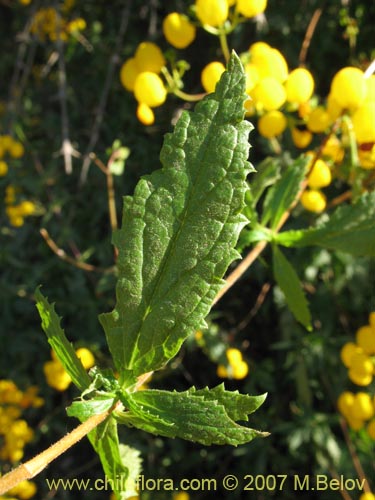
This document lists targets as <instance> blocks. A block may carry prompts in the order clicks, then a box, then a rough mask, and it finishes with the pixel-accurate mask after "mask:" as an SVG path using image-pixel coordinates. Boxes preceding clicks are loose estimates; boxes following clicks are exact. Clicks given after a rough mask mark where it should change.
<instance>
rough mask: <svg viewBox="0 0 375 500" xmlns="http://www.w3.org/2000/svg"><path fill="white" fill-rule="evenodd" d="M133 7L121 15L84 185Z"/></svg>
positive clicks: (85, 163) (84, 166)
mask: <svg viewBox="0 0 375 500" xmlns="http://www.w3.org/2000/svg"><path fill="white" fill-rule="evenodd" d="M131 6H132V1H130V0H129V1H128V2H126V6H125V7H124V9H123V11H122V14H121V22H120V28H119V32H118V36H117V40H116V45H115V49H114V52H113V54H112V57H111V58H110V60H109V64H108V69H107V75H106V79H105V82H104V87H103V91H102V94H101V96H100V101H99V106H98V111H97V113H96V116H95V120H94V123H93V126H92V129H91V133H90V140H89V144H88V146H87V149H86V152H85V154H84V157H83V164H82V170H81V178H80V182H81V183H84V182H85V181H86V179H87V174H88V171H89V168H90V164H91V158H90V153H91V152H92V151H93V150H94V148H95V145H96V143H97V142H98V139H99V132H100V128H101V126H102V123H103V118H104V112H105V108H106V106H107V100H108V95H109V91H110V88H111V85H112V80H113V75H114V72H115V68H116V66H117V65H118V64H119V60H120V55H119V54H120V50H121V46H122V42H123V39H124V36H125V33H126V30H127V27H128V23H129V14H130V10H131Z"/></svg>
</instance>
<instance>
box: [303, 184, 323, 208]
mask: <svg viewBox="0 0 375 500" xmlns="http://www.w3.org/2000/svg"><path fill="white" fill-rule="evenodd" d="M301 204H302V206H303V207H304V208H305V209H306V210H309V211H310V212H315V213H320V212H323V210H324V209H325V208H326V206H327V200H326V197H325V196H324V194H323V193H322V192H320V191H318V190H316V189H307V190H306V191H304V192H303V193H302V196H301Z"/></svg>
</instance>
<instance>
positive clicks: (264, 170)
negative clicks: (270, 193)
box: [249, 158, 280, 207]
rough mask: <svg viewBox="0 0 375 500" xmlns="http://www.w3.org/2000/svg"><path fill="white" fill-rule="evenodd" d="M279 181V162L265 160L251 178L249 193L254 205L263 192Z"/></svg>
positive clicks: (271, 159) (273, 159) (269, 159)
mask: <svg viewBox="0 0 375 500" xmlns="http://www.w3.org/2000/svg"><path fill="white" fill-rule="evenodd" d="M279 179H280V162H279V161H277V159H275V158H266V159H265V160H263V161H262V162H261V163H260V164H259V165H257V168H256V174H255V175H254V176H253V177H252V178H251V184H250V190H249V191H250V193H251V198H252V201H253V203H254V207H255V205H256V204H257V203H258V201H259V199H260V197H261V196H262V194H263V193H264V191H265V190H266V189H267V188H268V187H269V186H273V185H274V184H275V183H276V182H277V181H278V180H279Z"/></svg>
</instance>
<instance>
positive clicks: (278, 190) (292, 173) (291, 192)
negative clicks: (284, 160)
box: [262, 156, 308, 229]
mask: <svg viewBox="0 0 375 500" xmlns="http://www.w3.org/2000/svg"><path fill="white" fill-rule="evenodd" d="M307 161H308V159H306V157H305V156H301V157H300V158H298V159H297V160H295V161H294V162H293V163H292V164H291V165H289V166H288V167H287V168H286V170H285V171H284V173H283V174H282V176H281V178H280V179H279V181H278V182H276V183H275V184H274V185H273V186H272V187H271V188H270V189H269V190H268V192H267V195H266V198H265V200H264V204H263V216H262V225H266V224H268V223H269V222H270V227H271V229H275V228H276V227H277V225H278V223H279V222H280V219H281V217H282V215H283V214H284V213H285V212H286V211H287V210H288V209H289V207H290V206H291V204H292V203H293V201H294V200H295V198H296V196H297V194H298V192H299V190H300V188H301V183H302V181H303V179H304V177H305V172H306V164H307Z"/></svg>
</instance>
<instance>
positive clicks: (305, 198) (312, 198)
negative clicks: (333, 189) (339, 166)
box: [300, 152, 332, 213]
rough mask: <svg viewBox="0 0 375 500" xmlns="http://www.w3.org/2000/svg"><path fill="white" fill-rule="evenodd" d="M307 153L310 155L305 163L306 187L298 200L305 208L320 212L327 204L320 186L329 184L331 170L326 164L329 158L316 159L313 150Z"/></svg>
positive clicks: (323, 186)
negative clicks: (306, 173)
mask: <svg viewBox="0 0 375 500" xmlns="http://www.w3.org/2000/svg"><path fill="white" fill-rule="evenodd" d="M307 155H308V156H310V157H311V158H310V161H309V163H308V164H307V172H308V177H307V186H308V189H306V190H305V191H304V192H303V193H302V196H301V200H300V201H301V204H302V206H303V207H304V208H305V209H306V210H309V211H310V212H316V213H320V212H323V210H324V209H325V208H326V205H327V198H326V196H325V195H324V193H323V192H322V188H325V187H327V186H329V185H330V184H331V181H332V172H331V168H330V166H329V164H328V161H329V159H327V160H325V159H322V158H318V159H316V158H315V154H314V153H313V152H309V153H307Z"/></svg>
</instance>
